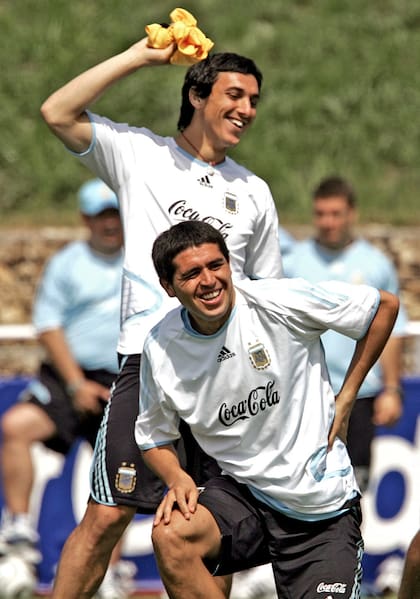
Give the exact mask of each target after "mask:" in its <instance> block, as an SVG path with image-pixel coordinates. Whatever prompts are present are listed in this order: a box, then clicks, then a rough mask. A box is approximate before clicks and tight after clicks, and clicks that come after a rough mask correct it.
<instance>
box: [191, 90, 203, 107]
mask: <svg viewBox="0 0 420 599" xmlns="http://www.w3.org/2000/svg"><path fill="white" fill-rule="evenodd" d="M188 98H189V101H190V103H191V106H192V107H193V108H195V109H197V108H200V107H201V106H202V104H203V99H202V98H200V97H199V96H198V95H197V92H196V90H195V89H194V88H193V87H191V88H190V90H189V92H188Z"/></svg>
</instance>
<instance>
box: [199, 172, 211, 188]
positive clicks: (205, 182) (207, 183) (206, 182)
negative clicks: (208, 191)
mask: <svg viewBox="0 0 420 599" xmlns="http://www.w3.org/2000/svg"><path fill="white" fill-rule="evenodd" d="M197 181H198V182H199V183H200V185H204V187H211V188H213V185H212V184H211V179H210V177H209V176H208V175H204V177H200V178H199V179H197Z"/></svg>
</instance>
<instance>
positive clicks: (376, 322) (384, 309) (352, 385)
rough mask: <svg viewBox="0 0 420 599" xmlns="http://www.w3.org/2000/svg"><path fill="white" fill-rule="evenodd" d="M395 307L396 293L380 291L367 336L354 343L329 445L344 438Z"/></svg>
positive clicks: (383, 343) (382, 346)
mask: <svg viewBox="0 0 420 599" xmlns="http://www.w3.org/2000/svg"><path fill="white" fill-rule="evenodd" d="M398 308H399V300H398V297H397V296H396V295H393V294H392V293H388V292H387V291H380V303H379V307H378V310H377V312H376V314H375V317H374V318H373V320H372V322H371V324H370V327H369V329H368V331H367V333H366V335H365V336H364V337H363V338H362V339H360V340H359V341H358V342H357V344H356V347H355V350H354V353H353V357H352V360H351V362H350V365H349V367H348V369H347V374H346V376H345V379H344V382H343V385H342V387H341V390H340V392H339V393H338V395H337V397H336V414H335V418H334V422H333V425H332V427H331V431H330V435H329V446H330V447H332V444H333V442H334V439H335V437H336V436H338V437H340V438H341V439H342V440H343V441H346V438H347V429H348V423H349V418H350V414H351V410H352V407H353V403H354V401H355V399H356V395H357V392H358V390H359V388H360V385H361V384H362V382H363V379H364V378H365V376H366V375H367V373H368V372H369V370H370V369H371V368H372V366H373V365H374V363H375V362H376V361H377V360H378V358H379V356H380V355H381V353H382V350H383V348H384V347H385V344H386V342H387V340H388V338H389V336H390V334H391V331H392V329H393V326H394V322H395V319H396V317H397V314H398Z"/></svg>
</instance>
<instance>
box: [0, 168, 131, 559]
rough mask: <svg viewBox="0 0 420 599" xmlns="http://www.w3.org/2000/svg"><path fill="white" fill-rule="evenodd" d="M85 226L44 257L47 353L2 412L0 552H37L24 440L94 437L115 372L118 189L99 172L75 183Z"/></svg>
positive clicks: (41, 310)
mask: <svg viewBox="0 0 420 599" xmlns="http://www.w3.org/2000/svg"><path fill="white" fill-rule="evenodd" d="M79 207H80V212H81V216H82V219H83V222H84V224H85V225H86V227H87V229H88V236H87V239H86V240H80V241H73V242H71V243H69V244H68V245H66V246H65V247H64V248H62V249H61V250H59V251H58V252H57V253H56V254H55V255H54V256H53V257H52V258H51V259H50V260H49V262H48V264H47V265H46V268H45V271H44V273H43V276H42V279H41V281H40V284H39V287H38V290H37V294H36V299H35V303H34V310H33V323H34V326H35V329H36V332H37V335H38V338H39V341H40V343H41V345H42V346H43V347H44V349H45V354H46V358H45V360H44V361H43V362H42V364H41V365H40V370H39V374H38V377H37V379H36V380H33V381H32V382H31V383H30V384H29V386H28V387H27V388H26V389H25V390H24V392H23V394H22V397H21V398H20V399H21V400H22V401H19V403H17V404H15V405H13V406H12V407H11V408H10V409H9V410H8V411H7V412H6V413H5V414H4V416H3V418H2V421H1V433H2V436H3V447H2V452H1V466H2V483H3V490H4V498H5V506H6V507H5V509H4V510H3V514H2V523H1V530H0V539H1V547H0V548H1V550H2V551H3V553H7V554H10V553H18V554H19V555H20V556H22V557H23V558H24V559H25V560H27V561H28V562H29V563H31V564H32V565H35V564H36V563H37V562H38V561H39V560H40V555H39V552H38V549H37V542H38V533H37V531H36V527H35V523H33V522H32V520H31V516H30V513H29V500H30V494H31V490H32V481H33V464H32V459H31V453H30V448H31V446H32V444H33V443H35V442H42V443H44V445H46V446H47V447H49V448H51V449H53V450H54V451H56V452H58V453H61V454H64V455H65V454H67V453H68V451H69V450H70V448H71V447H72V445H73V443H74V442H75V440H76V438H77V437H84V438H85V439H86V440H87V441H88V442H89V443H91V444H92V446H93V444H94V442H95V439H96V434H97V430H98V428H99V424H100V422H101V418H102V414H103V410H104V406H105V404H106V402H107V400H108V397H109V389H110V386H111V384H112V382H113V380H114V378H115V376H116V373H117V372H118V364H117V357H116V353H115V346H116V344H117V339H118V335H119V311H120V296H121V271H122V263H123V252H122V245H123V235H122V227H121V221H120V214H119V209H118V201H117V197H116V195H115V194H114V193H113V192H112V191H111V190H110V189H109V187H107V186H106V185H105V184H104V183H103V182H102V181H101V180H100V179H95V180H92V181H88V182H87V183H85V184H84V185H83V186H82V187H81V189H80V190H79Z"/></svg>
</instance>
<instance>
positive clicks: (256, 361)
mask: <svg viewBox="0 0 420 599" xmlns="http://www.w3.org/2000/svg"><path fill="white" fill-rule="evenodd" d="M248 357H249V359H250V360H251V364H252V366H253V367H254V368H256V370H264V368H267V366H269V365H270V364H271V358H270V354H269V353H268V350H267V349H266V348H265V347H264V344H263V343H260V342H259V341H257V343H254V344H253V345H250V346H249V348H248Z"/></svg>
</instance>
